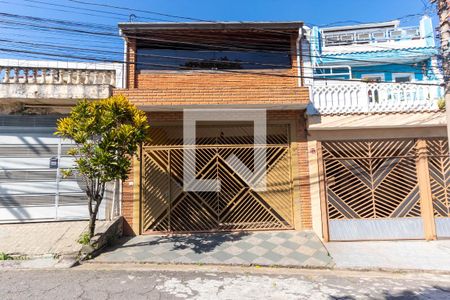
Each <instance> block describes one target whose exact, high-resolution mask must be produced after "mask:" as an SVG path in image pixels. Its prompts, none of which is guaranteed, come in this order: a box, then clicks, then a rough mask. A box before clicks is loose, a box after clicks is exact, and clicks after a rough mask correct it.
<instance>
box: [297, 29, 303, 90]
mask: <svg viewBox="0 0 450 300" xmlns="http://www.w3.org/2000/svg"><path fill="white" fill-rule="evenodd" d="M302 39H303V25H302V26H301V27H300V28H299V29H298V36H297V41H296V45H297V76H298V86H303V84H304V82H303V69H302V64H303V63H302V57H301V50H300V47H301V46H302Z"/></svg>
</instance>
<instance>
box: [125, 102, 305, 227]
mask: <svg viewBox="0 0 450 300" xmlns="http://www.w3.org/2000/svg"><path fill="white" fill-rule="evenodd" d="M182 117H183V114H182V113H181V112H151V113H148V119H149V121H150V124H153V125H155V126H157V125H159V124H167V123H168V122H177V123H178V124H179V123H180V122H181V120H182ZM267 118H268V120H269V122H270V121H275V122H280V121H286V122H291V121H293V122H295V127H296V129H297V130H296V132H295V138H296V140H295V141H293V142H296V144H297V153H296V155H297V165H296V166H292V167H293V168H297V172H294V173H296V174H297V175H298V178H294V180H296V181H297V182H296V185H298V186H299V187H300V189H299V196H298V197H297V199H294V201H296V202H297V203H298V204H299V205H298V206H297V207H298V209H299V211H295V215H297V216H300V224H299V225H297V226H296V229H311V228H312V217H311V200H310V188H309V166H308V145H307V137H306V122H305V118H304V110H283V111H268V114H267ZM132 182H133V171H132V172H131V176H130V178H129V180H128V181H126V182H124V184H123V196H122V214H123V216H124V219H125V223H124V224H125V225H124V234H125V235H132V234H133V230H132V228H133V227H134V225H136V224H137V223H139V220H135V219H134V216H135V214H134V212H135V209H136V207H134V202H133V200H134V197H135V195H134V186H133V185H132V184H130V183H132ZM134 234H138V232H134Z"/></svg>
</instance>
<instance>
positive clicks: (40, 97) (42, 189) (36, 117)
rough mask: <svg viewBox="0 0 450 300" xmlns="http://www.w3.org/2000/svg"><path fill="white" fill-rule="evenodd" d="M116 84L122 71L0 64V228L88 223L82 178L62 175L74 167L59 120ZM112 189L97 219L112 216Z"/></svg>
mask: <svg viewBox="0 0 450 300" xmlns="http://www.w3.org/2000/svg"><path fill="white" fill-rule="evenodd" d="M121 84H122V65H121V64H109V63H100V64H99V63H94V64H92V63H77V62H61V61H35V60H18V59H1V60H0V223H10V222H36V221H40V222H43V221H58V220H78V219H87V218H88V217H89V214H88V209H87V206H86V203H87V199H86V196H85V193H84V191H83V183H82V181H81V179H80V178H78V177H77V176H75V175H73V176H70V177H63V176H62V173H61V170H62V169H70V168H73V159H72V158H71V157H70V156H69V155H67V150H68V149H69V148H70V147H72V145H71V143H70V142H69V141H65V140H62V139H60V138H59V137H57V136H55V135H54V132H55V130H56V121H57V119H59V118H61V117H63V116H65V115H67V113H68V112H69V111H70V109H71V107H73V105H75V104H76V102H77V101H79V100H82V99H91V100H94V99H102V98H107V97H109V96H111V94H112V88H113V87H121ZM116 187H117V188H116V189H114V184H112V185H111V186H109V187H108V193H107V197H106V198H107V199H106V201H105V203H104V205H103V207H102V209H101V211H100V213H99V218H101V219H104V218H106V219H108V218H110V216H112V215H113V211H112V210H113V209H114V208H113V203H112V199H114V197H113V196H117V197H118V196H119V191H118V187H119V185H118V184H116ZM115 190H117V191H116V192H114V191H115ZM113 194H115V195H113ZM115 209H116V210H118V206H116V208H115Z"/></svg>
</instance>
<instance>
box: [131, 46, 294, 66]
mask: <svg viewBox="0 0 450 300" xmlns="http://www.w3.org/2000/svg"><path fill="white" fill-rule="evenodd" d="M136 67H137V69H138V70H172V71H177V70H225V69H230V70H251V69H288V68H291V58H290V54H289V52H287V51H280V52H263V51H227V50H187V49H183V50H179V49H138V51H137V65H136Z"/></svg>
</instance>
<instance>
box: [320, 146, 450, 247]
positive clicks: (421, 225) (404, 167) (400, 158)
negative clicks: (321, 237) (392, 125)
mask: <svg viewBox="0 0 450 300" xmlns="http://www.w3.org/2000/svg"><path fill="white" fill-rule="evenodd" d="M322 152H323V165H324V172H325V185H326V200H327V217H328V219H327V222H328V231H329V238H330V240H376V239H424V238H427V239H433V238H436V236H437V237H450V199H449V196H450V178H449V177H450V169H449V164H450V163H449V154H448V153H449V152H448V141H447V139H446V138H435V139H417V140H415V139H403V140H402V139H396V140H363V141H336V142H323V143H322Z"/></svg>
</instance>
